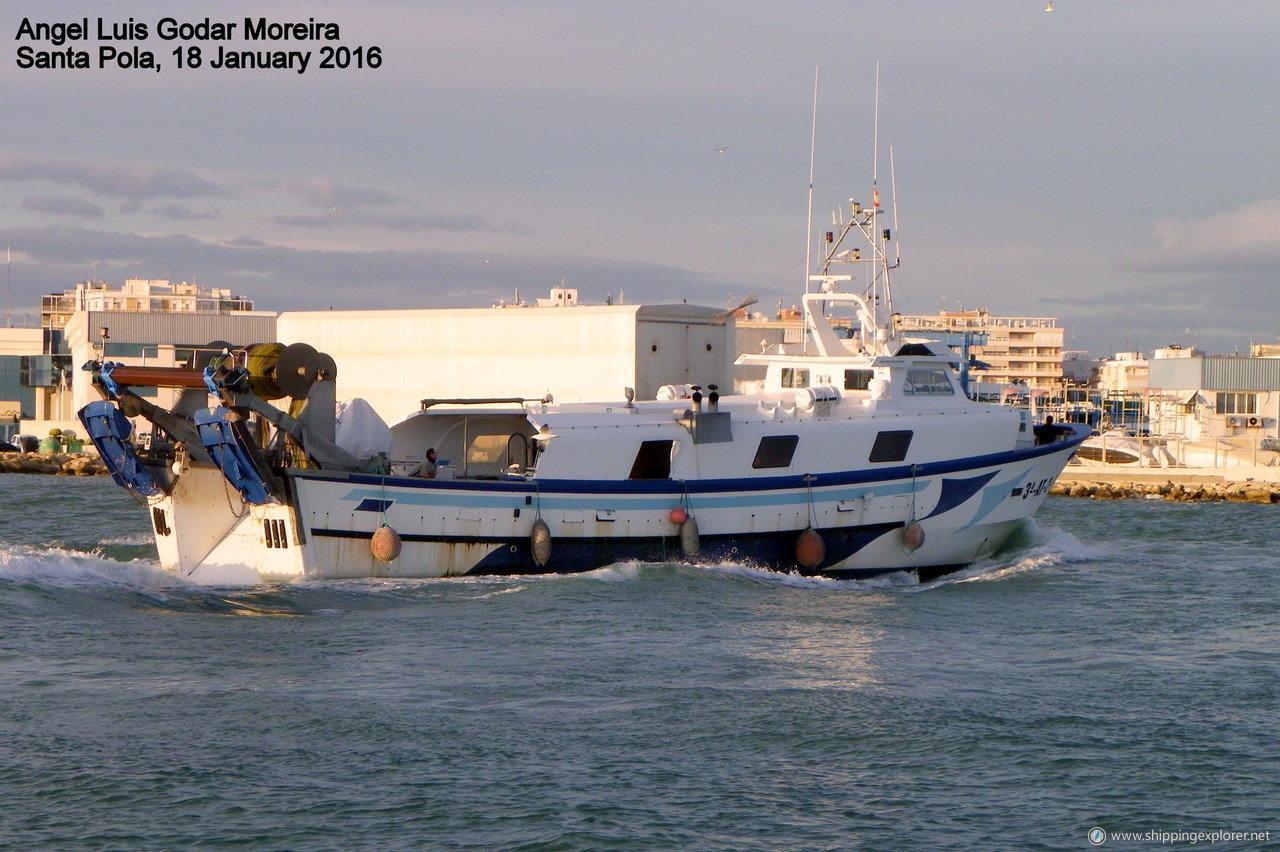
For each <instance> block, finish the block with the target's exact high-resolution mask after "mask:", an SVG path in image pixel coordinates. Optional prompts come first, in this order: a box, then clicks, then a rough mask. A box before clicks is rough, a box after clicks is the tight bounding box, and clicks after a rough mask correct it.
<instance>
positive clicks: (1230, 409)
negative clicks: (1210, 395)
mask: <svg viewBox="0 0 1280 852" xmlns="http://www.w3.org/2000/svg"><path fill="white" fill-rule="evenodd" d="M1218 413H1219V414H1257V413H1258V395H1257V394H1254V393H1220V394H1218Z"/></svg>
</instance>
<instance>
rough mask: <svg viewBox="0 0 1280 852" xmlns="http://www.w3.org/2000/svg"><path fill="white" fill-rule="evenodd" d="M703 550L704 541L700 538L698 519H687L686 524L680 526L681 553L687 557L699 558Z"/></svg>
mask: <svg viewBox="0 0 1280 852" xmlns="http://www.w3.org/2000/svg"><path fill="white" fill-rule="evenodd" d="M701 549H702V541H701V539H700V538H699V537H698V521H697V519H696V518H692V517H688V518H685V521H684V523H682V524H681V525H680V552H681V553H683V554H684V555H685V556H688V557H693V556H697V555H698V551H699V550H701Z"/></svg>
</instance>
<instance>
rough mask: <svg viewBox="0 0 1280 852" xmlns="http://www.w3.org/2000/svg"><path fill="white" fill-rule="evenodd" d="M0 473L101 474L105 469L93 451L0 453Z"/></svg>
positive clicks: (103, 473)
mask: <svg viewBox="0 0 1280 852" xmlns="http://www.w3.org/2000/svg"><path fill="white" fill-rule="evenodd" d="M0 473H44V474H52V475H54V476H102V475H105V474H106V473H107V469H106V467H104V466H103V464H102V462H101V461H100V460H99V459H98V456H97V455H96V454H94V453H0Z"/></svg>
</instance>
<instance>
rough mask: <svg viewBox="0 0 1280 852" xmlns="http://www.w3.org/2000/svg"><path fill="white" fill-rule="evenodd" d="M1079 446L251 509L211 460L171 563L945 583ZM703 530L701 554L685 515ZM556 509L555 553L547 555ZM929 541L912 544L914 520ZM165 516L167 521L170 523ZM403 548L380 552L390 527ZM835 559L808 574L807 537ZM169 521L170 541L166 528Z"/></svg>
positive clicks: (305, 485)
mask: <svg viewBox="0 0 1280 852" xmlns="http://www.w3.org/2000/svg"><path fill="white" fill-rule="evenodd" d="M1075 443H1076V442H1075V441H1069V442H1060V443H1058V444H1056V445H1054V446H1052V447H1039V448H1034V449H1026V450H1020V451H1016V452H1009V453H1003V454H1000V455H999V456H998V457H993V458H985V459H984V458H978V459H971V460H959V461H953V462H947V463H938V464H933V465H922V466H914V467H913V466H899V467H894V468H892V469H886V470H881V471H876V472H874V473H870V472H867V471H859V472H847V473H831V474H824V475H819V476H814V477H810V478H809V480H808V481H806V479H805V478H804V477H797V476H783V477H774V478H770V479H769V480H759V479H755V480H713V481H703V482H696V483H688V484H682V483H680V482H675V481H663V482H654V483H619V482H616V481H615V482H607V481H592V480H559V481H556V480H552V481H543V482H533V481H523V480H522V481H516V482H505V481H451V480H419V479H410V478H406V477H391V476H386V477H383V476H378V475H371V474H359V473H332V472H323V471H314V470H312V471H308V470H296V471H290V472H289V474H288V478H287V484H286V487H285V488H284V489H283V492H284V493H286V494H289V495H292V496H291V497H290V499H289V501H288V504H286V503H279V504H268V505H262V506H252V505H249V504H246V503H244V502H242V501H241V500H240V498H239V495H238V494H237V493H236V492H235V491H234V490H233V489H230V488H228V487H227V486H226V483H225V481H224V480H223V479H222V477H221V475H220V473H219V472H218V471H217V470H216V469H214V468H212V467H208V468H201V467H192V468H191V470H189V471H188V472H187V473H185V474H184V475H183V476H182V477H181V478H180V479H179V483H178V484H177V485H176V486H175V488H174V492H173V494H172V495H169V496H166V497H163V498H160V499H159V500H157V501H156V502H155V504H154V509H158V510H159V513H160V514H157V512H156V511H154V510H153V520H155V519H156V518H165V519H168V520H167V522H158V525H157V528H156V533H157V536H156V537H157V543H158V547H159V551H160V558H161V562H162V564H163V565H164V567H165V568H166V569H168V570H171V571H174V572H175V573H178V574H182V575H184V576H188V577H191V578H192V579H194V580H198V581H201V582H208V583H233V584H239V583H259V582H275V581H286V580H293V579H341V578H363V577H405V578H416V577H421V578H429V577H449V576H461V575H467V574H529V573H539V572H552V573H565V572H573V571H584V570H591V569H594V568H599V567H603V566H605V565H609V564H612V563H615V562H619V561H628V560H640V561H682V560H694V561H702V560H728V561H740V562H744V563H748V564H754V565H758V566H759V567H762V568H769V569H773V570H780V571H801V572H805V573H815V574H823V575H827V576H836V577H861V576H871V575H874V574H880V573H886V572H892V571H915V572H918V573H920V574H921V575H923V576H931V575H935V574H939V573H943V572H945V571H949V570H954V569H955V568H957V567H960V566H963V565H965V564H968V563H969V562H971V561H973V560H974V559H977V558H980V557H982V556H984V555H987V554H989V553H992V552H994V551H995V550H997V549H998V548H999V547H1000V546H1001V545H1002V544H1003V543H1004V542H1005V540H1006V539H1007V538H1008V536H1009V535H1010V534H1011V533H1012V532H1013V531H1014V530H1015V529H1016V528H1017V526H1018V525H1019V523H1020V522H1021V521H1022V520H1023V519H1025V518H1028V517H1030V516H1031V515H1033V514H1034V513H1035V511H1036V510H1037V509H1038V508H1039V506H1040V504H1041V503H1042V502H1043V500H1044V498H1045V496H1046V495H1047V494H1048V492H1049V487H1050V486H1051V485H1052V484H1053V482H1054V481H1055V479H1056V478H1057V475H1058V473H1059V472H1060V471H1061V470H1062V467H1063V465H1064V464H1065V463H1066V460H1067V458H1068V457H1069V455H1070V453H1071V451H1072V449H1073V448H1074V445H1075ZM677 507H681V508H684V509H686V510H687V513H688V515H689V516H690V517H691V518H692V519H693V522H695V523H696V524H697V530H698V533H699V535H698V536H697V539H698V545H699V546H698V549H697V552H694V553H686V552H685V550H686V549H687V539H686V546H685V547H682V536H681V527H680V526H679V525H678V524H676V523H675V522H674V521H673V520H672V510H673V509H676V508H677ZM539 518H541V519H542V520H543V522H544V523H545V524H546V525H547V528H548V530H549V532H550V540H551V548H550V557H549V558H548V559H547V560H546V562H545V564H541V565H540V564H538V562H537V561H535V559H534V553H533V549H532V546H531V540H530V535H531V532H532V529H533V525H534V523H535V521H536V520H538V519H539ZM912 522H915V523H918V524H919V528H920V530H922V531H923V541H922V542H917V543H918V546H917V547H916V548H915V549H911V548H910V547H908V539H909V538H910V537H909V536H908V535H906V534H905V530H906V528H907V525H908V524H911V523H912ZM161 523H163V525H160V524H161ZM383 525H386V526H389V527H391V528H392V529H393V530H395V532H396V533H397V534H398V536H399V539H400V542H401V548H400V552H399V554H398V556H397V557H396V558H394V559H391V560H389V561H382V560H380V559H378V558H376V557H375V556H374V554H373V549H372V548H371V539H372V537H373V534H374V532H375V531H376V530H378V529H379V528H380V527H381V526H383ZM807 527H812V528H813V529H814V530H816V531H817V532H818V533H819V534H820V535H821V539H822V543H823V549H824V551H825V553H824V554H823V556H822V558H821V559H820V560H817V561H816V564H812V562H811V563H810V564H809V565H808V567H806V565H804V564H802V562H801V559H800V558H799V557H798V555H797V542H798V539H799V536H800V534H801V533H802V532H803V531H804V530H805V529H806V528H807ZM165 529H168V530H169V532H168V534H165V533H164V530H165Z"/></svg>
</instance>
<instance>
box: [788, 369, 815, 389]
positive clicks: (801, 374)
mask: <svg viewBox="0 0 1280 852" xmlns="http://www.w3.org/2000/svg"><path fill="white" fill-rule="evenodd" d="M782 386H783V387H784V388H807V387H809V370H808V368H807V367H783V368H782Z"/></svg>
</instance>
